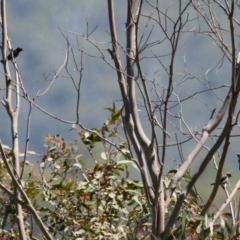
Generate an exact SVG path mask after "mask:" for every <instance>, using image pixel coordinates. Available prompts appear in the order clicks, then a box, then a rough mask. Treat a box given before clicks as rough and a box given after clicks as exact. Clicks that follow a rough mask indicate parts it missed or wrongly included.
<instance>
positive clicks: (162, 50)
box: [0, 0, 239, 194]
mask: <svg viewBox="0 0 240 240" xmlns="http://www.w3.org/2000/svg"><path fill="white" fill-rule="evenodd" d="M150 2H151V1H150ZM152 2H153V1H152ZM162 2H163V3H162V7H163V8H164V7H165V8H166V7H167V6H168V7H169V12H170V14H171V15H172V16H175V14H176V12H177V11H178V9H177V4H176V6H175V3H174V2H175V1H162ZM143 10H144V11H145V13H144V12H143V13H142V14H145V15H149V14H150V11H151V10H150V7H149V5H147V4H146V3H144V7H143ZM115 14H116V17H117V31H118V40H119V42H120V43H121V45H122V46H125V22H126V1H115ZM221 14H222V13H221V12H220V10H219V15H218V17H219V19H221V18H222V19H223V20H224V17H225V16H224V15H221ZM176 15H177V14H176ZM189 17H190V18H192V19H196V18H197V16H195V15H193V12H189ZM7 19H8V31H9V32H8V34H9V36H10V38H11V44H12V47H13V48H14V49H15V48H17V47H22V48H23V49H24V52H22V53H21V54H20V56H19V57H18V58H17V63H18V66H19V70H20V75H21V77H22V80H23V83H24V85H25V89H26V90H27V92H28V94H29V96H31V97H32V98H33V97H35V96H36V94H37V92H38V91H39V94H41V93H43V92H44V91H45V90H46V88H47V87H48V86H49V84H50V80H51V79H52V78H53V77H54V75H55V73H56V72H57V71H58V70H59V68H60V67H61V66H62V65H63V63H64V60H65V57H66V50H67V48H68V46H67V43H66V40H65V39H64V37H63V35H62V34H61V32H62V33H63V34H64V35H65V36H67V37H68V40H69V42H70V44H71V47H72V48H73V51H74V52H75V54H76V58H78V59H77V61H78V62H80V52H79V51H78V46H77V41H76V39H78V44H79V46H80V47H81V49H82V50H84V51H85V52H87V53H89V54H92V55H93V56H100V54H99V52H98V51H97V49H96V48H95V47H94V46H93V45H92V44H90V43H89V42H88V41H87V40H86V39H84V37H82V36H81V35H83V34H84V35H86V31H87V24H88V28H89V31H90V32H91V31H92V30H94V29H95V27H97V28H96V30H95V31H94V32H93V34H92V35H91V36H90V38H91V39H92V40H94V41H96V42H99V43H101V44H100V46H101V49H103V50H105V58H106V60H107V61H108V62H109V63H111V61H112V60H111V57H110V55H109V53H108V51H107V49H108V48H111V39H110V36H109V23H108V13H107V3H106V1H102V0H100V1H94V0H88V1H83V0H82V1H77V0H69V1H57V0H50V1H48V2H44V1H40V0H34V1H27V0H22V1H17V2H15V1H8V2H7ZM146 24H147V20H146V19H145V20H144V19H142V22H141V26H142V28H141V29H139V34H140V35H141V34H142V33H144V32H145V33H149V32H150V30H151V27H148V28H146V29H145V26H146ZM198 24H199V25H198ZM222 24H223V26H224V21H223V23H222ZM199 27H201V30H202V31H204V28H205V27H206V26H205V23H203V22H202V21H201V20H195V21H192V31H191V33H188V34H185V35H183V36H182V38H181V40H180V45H179V50H178V52H177V58H176V59H177V61H176V62H175V72H174V73H175V75H174V82H175V85H174V88H175V91H176V92H177V93H178V94H179V96H180V97H181V98H184V96H185V95H190V94H191V93H194V92H196V91H201V90H205V89H206V86H205V84H209V83H210V84H211V86H212V87H218V86H222V85H223V84H225V87H221V88H219V89H216V90H215V95H213V94H212V92H210V94H208V92H204V93H202V94H199V95H198V96H195V97H196V98H195V100H196V101H194V99H193V100H192V101H189V102H186V104H185V105H183V109H182V113H183V114H184V115H185V116H186V117H187V119H186V121H187V123H188V125H189V126H191V128H192V129H195V130H196V131H199V132H201V129H202V127H203V126H204V125H206V124H207V122H208V120H209V118H210V116H211V111H210V110H213V109H215V108H216V110H217V111H218V110H219V108H220V106H221V104H222V100H224V98H225V95H226V94H227V92H228V86H229V85H230V82H231V75H229V74H230V72H231V65H230V63H229V62H228V60H227V59H226V58H224V55H223V53H222V52H221V51H220V50H219V48H218V47H217V46H215V44H214V43H213V42H211V41H209V38H206V37H205V36H204V35H200V34H197V31H198V28H199ZM155 29H156V30H155ZM155 29H153V33H152V36H151V40H152V41H154V40H156V41H157V40H162V39H163V34H162V33H161V32H159V31H158V30H157V28H155ZM189 29H190V26H189V25H188V30H189ZM76 36H77V38H76ZM237 47H238V49H237V50H239V43H238V45H237ZM152 51H153V50H152V49H149V50H148V51H147V52H144V53H143V55H142V56H141V57H144V58H145V59H144V60H143V62H142V63H143V66H142V67H143V70H144V74H145V76H146V78H147V79H149V81H157V82H158V83H159V84H161V85H163V86H164V85H165V84H166V82H165V79H167V78H166V73H165V72H164V71H163V70H161V66H160V65H159V63H158V62H157V61H152V60H151V57H153V54H162V55H163V54H166V62H167V55H168V54H169V52H168V47H167V46H165V44H164V43H163V44H159V45H158V47H155V48H154V53H153V52H152ZM103 52H104V51H103ZM122 56H124V54H123V55H122ZM122 60H123V62H124V58H123V59H122ZM163 61H164V59H163ZM112 65H113V64H112ZM71 66H72V68H71ZM83 67H84V70H83V78H82V84H81V97H80V122H81V123H82V124H83V125H84V126H85V127H87V128H93V127H101V126H102V124H103V122H104V121H105V120H106V119H107V117H108V115H109V113H108V112H107V111H106V110H104V108H107V107H112V105H113V102H115V103H116V105H117V107H119V108H120V106H121V97H120V92H119V87H118V82H117V76H116V72H115V71H114V69H113V68H111V66H109V65H107V64H106V63H104V62H103V61H102V59H101V58H94V57H90V56H89V55H87V54H84V56H83ZM1 68H2V67H1ZM0 71H1V73H2V74H3V71H2V69H1V70H0ZM69 71H71V74H72V76H74V77H76V79H79V73H78V72H77V71H76V70H75V69H74V65H73V64H72V65H71V61H70V63H69ZM186 72H191V74H192V75H195V76H198V78H199V81H196V80H195V79H192V81H191V80H189V79H188V80H187V81H185V76H184V73H186ZM58 75H59V77H58V78H56V79H55V80H54V82H53V84H52V85H51V87H50V89H49V90H48V91H47V93H45V94H44V95H43V96H41V97H37V98H36V100H35V102H36V104H38V105H39V106H40V107H42V108H44V109H45V110H46V111H49V112H51V113H52V114H54V115H56V116H58V117H59V118H62V119H65V120H69V121H75V120H76V116H75V114H76V96H77V95H76V91H75V89H74V87H73V84H72V82H71V79H69V78H66V77H64V76H66V70H65V69H64V68H63V69H62V70H61V71H60V73H59V74H58ZM183 83H184V88H182V84H183ZM4 85H5V81H4V78H3V75H2V80H1V81H0V88H1V91H0V98H1V99H2V98H3V97H4V94H5V90H4ZM196 89H197V90H196ZM206 105H207V106H209V108H208V110H207V111H206V108H204V106H206ZM140 110H141V109H140ZM28 111H29V103H27V102H25V101H24V100H22V101H21V108H20V118H19V127H20V129H19V130H20V131H19V133H20V136H19V138H20V139H23V141H22V145H21V141H20V149H21V150H22V151H23V147H24V143H25V141H24V140H25V135H26V121H27V116H28ZM0 112H1V114H0V122H1V127H0V137H1V139H2V142H3V143H4V144H5V145H9V146H11V137H10V126H9V119H8V116H7V115H6V112H5V110H4V108H3V106H2V105H0ZM173 112H174V109H173ZM174 113H175V114H177V112H174ZM141 120H142V121H143V123H145V125H144V126H145V128H146V129H148V128H149V126H148V125H147V122H148V119H147V116H146V114H145V113H142V114H141ZM221 126H222V125H221V124H220V126H219V127H221ZM70 129H71V125H70V124H65V123H61V122H59V121H57V120H55V119H52V118H51V117H49V116H47V115H46V114H44V113H42V112H41V111H39V110H38V109H36V108H33V112H32V120H31V131H30V145H29V149H30V150H32V151H35V152H40V153H42V152H43V151H44V147H43V142H44V141H43V139H42V138H41V136H45V135H47V134H52V135H54V134H61V135H62V136H63V137H64V139H65V140H66V142H72V141H74V140H77V141H78V142H79V146H80V152H81V151H82V152H83V155H85V156H86V158H84V159H85V161H87V156H88V153H87V151H86V150H85V149H84V148H81V147H82V145H81V140H80V137H79V136H78V134H77V133H76V132H75V131H70ZM183 130H184V127H183ZM215 131H216V133H217V130H215ZM234 134H236V136H237V137H238V134H239V133H238V132H236V133H234ZM213 142H214V139H209V140H208V141H207V144H209V145H210V146H212V144H213ZM194 145H195V142H192V143H188V145H185V146H187V147H186V148H184V149H183V154H184V156H185V157H186V156H187V154H188V153H189V151H190V149H192V147H193V146H194ZM206 147H207V146H206ZM238 149H239V141H234V142H232V143H231V145H230V151H229V154H228V156H227V160H226V164H225V169H224V171H225V172H227V171H230V172H232V174H233V176H237V175H238V165H237V157H236V154H237V152H238ZM98 151H99V152H101V149H96V153H97V152H98ZM206 152H207V150H206ZM206 152H204V151H201V152H200V154H199V156H198V160H197V161H195V162H194V164H193V165H192V169H191V171H192V170H194V169H195V168H197V167H198V166H199V164H200V162H201V159H202V158H203V157H204V156H205V154H206ZM35 157H36V158H35ZM35 157H33V158H34V159H33V160H39V156H35ZM216 158H217V156H216ZM177 161H179V159H178V152H171V150H170V149H169V152H167V161H166V162H168V164H167V166H166V169H165V171H166V173H167V171H169V170H170V169H172V168H174V167H176V163H177ZM209 166H210V167H209V170H208V172H207V173H206V174H207V175H206V174H205V175H203V176H202V183H203V184H204V186H205V187H206V186H208V185H209V184H210V183H211V182H213V181H214V179H215V173H216V171H215V169H214V165H213V164H210V165H209ZM192 172H194V171H192ZM135 174H137V173H136V172H135V173H134V175H135ZM236 180H237V178H235V179H234V177H233V179H232V180H231V181H232V182H233V183H234V182H236ZM209 188H210V186H209ZM204 191H206V189H205V190H204ZM209 191H210V190H209ZM219 191H221V189H220V190H219ZM220 194H221V193H220Z"/></svg>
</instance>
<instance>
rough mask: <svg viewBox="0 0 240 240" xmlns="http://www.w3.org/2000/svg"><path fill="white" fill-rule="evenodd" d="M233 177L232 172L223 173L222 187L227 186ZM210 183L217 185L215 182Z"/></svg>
mask: <svg viewBox="0 0 240 240" xmlns="http://www.w3.org/2000/svg"><path fill="white" fill-rule="evenodd" d="M230 177H232V174H231V173H229V172H228V173H226V175H223V176H222V177H221V178H220V181H219V185H220V186H221V187H222V188H224V189H225V188H226V186H227V184H228V181H229V178H230ZM210 185H215V183H212V184H210Z"/></svg>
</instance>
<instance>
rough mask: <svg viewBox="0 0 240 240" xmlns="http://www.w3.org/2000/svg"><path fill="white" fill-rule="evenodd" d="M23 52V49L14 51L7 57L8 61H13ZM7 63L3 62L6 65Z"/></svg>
mask: <svg viewBox="0 0 240 240" xmlns="http://www.w3.org/2000/svg"><path fill="white" fill-rule="evenodd" d="M21 51H23V49H22V48H16V49H15V50H14V51H12V52H11V53H9V55H8V56H7V60H8V61H9V60H12V59H13V58H16V57H17V56H18V55H19V53H20V52H21ZM4 62H5V61H4V60H1V63H4Z"/></svg>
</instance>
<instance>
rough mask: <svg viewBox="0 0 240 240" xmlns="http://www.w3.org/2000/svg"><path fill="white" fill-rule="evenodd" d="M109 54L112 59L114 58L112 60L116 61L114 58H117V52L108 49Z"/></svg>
mask: <svg viewBox="0 0 240 240" xmlns="http://www.w3.org/2000/svg"><path fill="white" fill-rule="evenodd" d="M108 52H109V53H110V55H111V58H112V59H114V58H115V56H116V53H115V51H114V50H111V49H109V48H108Z"/></svg>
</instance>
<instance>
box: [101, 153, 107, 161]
mask: <svg viewBox="0 0 240 240" xmlns="http://www.w3.org/2000/svg"><path fill="white" fill-rule="evenodd" d="M101 158H102V159H103V160H107V156H106V153H105V152H102V153H101Z"/></svg>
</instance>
